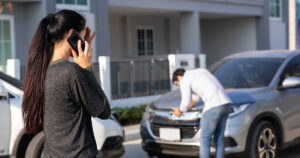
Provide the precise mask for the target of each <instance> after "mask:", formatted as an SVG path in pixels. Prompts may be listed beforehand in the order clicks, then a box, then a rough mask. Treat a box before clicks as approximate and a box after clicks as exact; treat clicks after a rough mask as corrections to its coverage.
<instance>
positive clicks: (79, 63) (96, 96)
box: [22, 10, 110, 157]
mask: <svg viewBox="0 0 300 158" xmlns="http://www.w3.org/2000/svg"><path fill="white" fill-rule="evenodd" d="M73 31H77V32H78V33H79V34H80V36H81V37H82V38H83V39H85V48H84V50H82V48H81V42H80V41H78V52H79V55H77V54H76V52H75V51H74V50H73V49H72V47H71V46H70V45H69V43H68V42H67V39H68V37H69V36H70V35H71V34H72V32H73ZM90 34H91V30H90V29H89V28H88V27H85V19H84V18H83V17H82V16H81V15H80V14H78V13H76V12H74V11H70V10H62V11H59V12H57V13H56V14H49V15H48V16H47V17H45V18H44V19H42V20H41V22H40V24H39V26H38V28H37V30H36V32H35V34H34V37H33V39H32V41H31V44H30V48H29V57H28V62H27V71H26V74H25V84H24V97H23V105H22V110H23V117H24V125H25V132H26V133H33V134H35V133H37V132H39V131H41V130H43V131H44V133H45V145H44V154H43V155H44V157H95V156H96V155H97V147H96V142H95V138H94V134H93V129H92V123H91V116H94V117H100V118H102V119H107V118H109V117H110V107H109V103H108V100H107V98H106V96H105V94H104V93H103V91H102V89H101V87H100V86H99V84H98V83H97V81H96V79H95V77H94V75H93V71H92V68H91V63H92V55H93V54H92V53H93V52H92V48H91V47H90V44H91V43H92V40H93V38H94V36H95V32H94V34H93V35H92V36H90ZM70 56H73V58H74V62H75V63H73V62H69V58H70Z"/></svg>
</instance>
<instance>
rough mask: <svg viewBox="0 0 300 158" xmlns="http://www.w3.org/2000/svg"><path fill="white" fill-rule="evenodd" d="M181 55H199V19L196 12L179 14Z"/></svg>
mask: <svg viewBox="0 0 300 158" xmlns="http://www.w3.org/2000/svg"><path fill="white" fill-rule="evenodd" d="M180 35H181V36H180V38H181V53H183V54H200V44H201V42H200V18H199V13H198V12H197V11H194V12H182V13H180Z"/></svg>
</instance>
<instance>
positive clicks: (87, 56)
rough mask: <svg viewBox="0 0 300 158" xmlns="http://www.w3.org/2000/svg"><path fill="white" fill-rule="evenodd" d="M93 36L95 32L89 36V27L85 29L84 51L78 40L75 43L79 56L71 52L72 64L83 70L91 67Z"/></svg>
mask: <svg viewBox="0 0 300 158" xmlns="http://www.w3.org/2000/svg"><path fill="white" fill-rule="evenodd" d="M95 35H96V31H94V33H93V35H92V36H91V29H90V28H89V27H86V33H85V36H84V40H85V49H84V50H82V47H81V41H80V40H79V41H78V43H77V46H78V53H79V54H78V55H77V54H76V52H75V51H74V50H72V54H73V58H74V62H75V63H76V64H78V65H79V66H80V67H81V68H83V69H85V68H88V67H90V66H91V65H92V59H93V49H92V48H91V44H92V42H93V40H94V37H95Z"/></svg>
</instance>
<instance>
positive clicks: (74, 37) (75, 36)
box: [68, 31, 84, 55]
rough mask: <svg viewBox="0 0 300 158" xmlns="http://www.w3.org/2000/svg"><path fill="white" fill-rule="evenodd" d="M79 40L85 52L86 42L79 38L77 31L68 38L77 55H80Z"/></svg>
mask: <svg viewBox="0 0 300 158" xmlns="http://www.w3.org/2000/svg"><path fill="white" fill-rule="evenodd" d="M78 40H81V48H82V50H84V40H83V39H82V38H81V37H80V36H79V34H78V32H77V31H73V32H72V34H71V36H70V37H69V38H68V42H69V44H70V45H71V47H72V48H73V50H74V51H75V52H76V54H77V55H78V54H79V52H78V47H77V43H78Z"/></svg>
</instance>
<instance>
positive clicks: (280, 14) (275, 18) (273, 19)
mask: <svg viewBox="0 0 300 158" xmlns="http://www.w3.org/2000/svg"><path fill="white" fill-rule="evenodd" d="M274 4H275V3H274ZM274 4H273V5H274ZM270 9H271V1H269V19H270V20H272V21H282V11H283V10H282V0H279V17H273V16H271V15H270Z"/></svg>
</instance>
